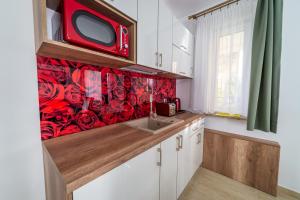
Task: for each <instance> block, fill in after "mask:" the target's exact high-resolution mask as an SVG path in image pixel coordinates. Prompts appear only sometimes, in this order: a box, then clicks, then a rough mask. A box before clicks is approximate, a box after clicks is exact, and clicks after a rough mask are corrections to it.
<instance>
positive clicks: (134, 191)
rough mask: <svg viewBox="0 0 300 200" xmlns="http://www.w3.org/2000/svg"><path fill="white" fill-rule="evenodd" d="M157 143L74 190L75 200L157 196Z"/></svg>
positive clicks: (151, 198)
mask: <svg viewBox="0 0 300 200" xmlns="http://www.w3.org/2000/svg"><path fill="white" fill-rule="evenodd" d="M158 148H159V145H157V146H155V147H153V148H151V149H149V150H147V151H146V152H144V153H142V154H140V155H138V156H137V157H135V158H133V159H131V160H129V161H127V162H126V163H124V164H122V165H120V166H119V167H117V168H115V169H113V170H112V171H110V172H107V173H106V174H104V175H102V176H100V177H99V178H97V179H95V180H94V181H92V182H90V183H88V184H86V185H85V186H83V187H81V188H79V189H77V190H75V191H74V192H73V199H74V200H99V199H103V200H120V199H128V200H141V199H143V200H158V199H159V166H158V165H157V162H159V153H158V151H157V149H158Z"/></svg>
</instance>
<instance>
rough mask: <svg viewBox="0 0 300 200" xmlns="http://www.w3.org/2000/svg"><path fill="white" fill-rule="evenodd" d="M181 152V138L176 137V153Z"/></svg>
mask: <svg viewBox="0 0 300 200" xmlns="http://www.w3.org/2000/svg"><path fill="white" fill-rule="evenodd" d="M179 150H180V136H177V137H176V151H179Z"/></svg>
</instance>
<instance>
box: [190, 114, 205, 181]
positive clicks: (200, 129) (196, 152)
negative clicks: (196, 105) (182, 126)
mask: <svg viewBox="0 0 300 200" xmlns="http://www.w3.org/2000/svg"><path fill="white" fill-rule="evenodd" d="M190 128H191V131H192V135H191V148H190V158H191V166H190V170H189V171H190V173H191V174H190V177H192V176H193V175H194V174H195V172H196V171H197V169H198V168H199V167H200V165H201V163H202V160H203V135H204V119H202V120H199V121H198V122H196V123H194V124H193V125H192V126H191V127H190Z"/></svg>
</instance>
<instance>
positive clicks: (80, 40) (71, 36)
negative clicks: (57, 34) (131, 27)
mask: <svg viewBox="0 0 300 200" xmlns="http://www.w3.org/2000/svg"><path fill="white" fill-rule="evenodd" d="M63 27H64V28H63V29H64V40H65V41H68V42H70V43H73V44H76V45H79V46H85V47H88V48H93V49H96V50H100V51H104V52H107V53H111V54H115V55H119V56H122V57H128V56H129V35H128V34H129V32H128V29H127V27H126V26H123V25H121V24H119V23H117V22H115V21H114V20H112V19H109V18H108V17H106V16H104V15H103V14H101V13H100V12H97V11H95V10H93V9H91V8H88V7H86V6H85V5H83V4H80V3H79V2H77V1H76V0H64V4H63Z"/></svg>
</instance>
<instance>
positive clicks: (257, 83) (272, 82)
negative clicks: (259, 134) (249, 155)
mask: <svg viewBox="0 0 300 200" xmlns="http://www.w3.org/2000/svg"><path fill="white" fill-rule="evenodd" d="M282 9H283V0H258V3H257V8H256V16H255V24H254V31H253V43H252V60H251V61H252V62H251V79H250V81H251V82H250V94H249V106H248V118H247V119H248V120H247V129H248V130H253V129H259V130H262V131H266V132H270V131H271V132H274V133H276V131H277V119H278V101H279V85H280V62H281V43H282Z"/></svg>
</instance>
